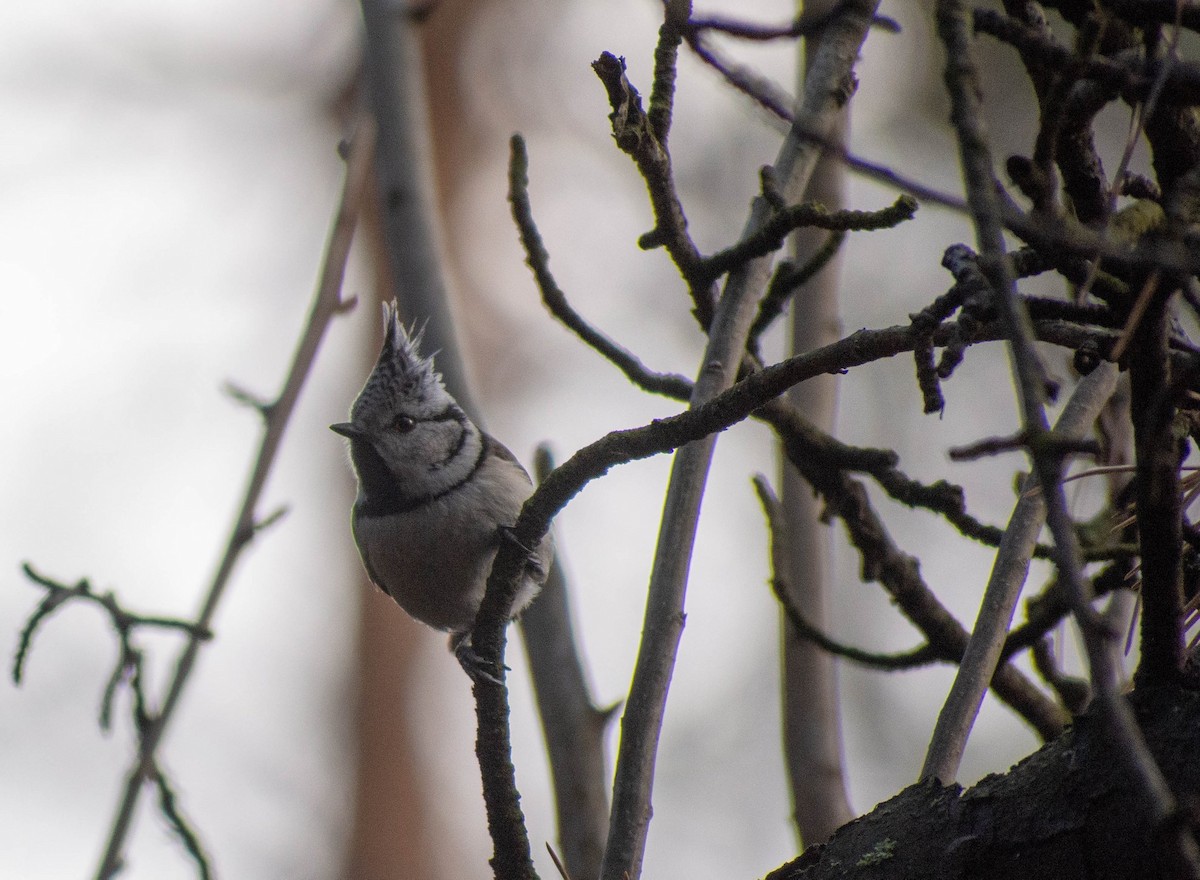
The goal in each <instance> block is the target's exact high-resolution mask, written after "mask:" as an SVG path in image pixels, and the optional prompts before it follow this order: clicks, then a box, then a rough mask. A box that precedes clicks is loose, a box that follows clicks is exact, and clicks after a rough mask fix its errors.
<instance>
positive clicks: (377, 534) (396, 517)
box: [330, 303, 553, 665]
mask: <svg viewBox="0 0 1200 880" xmlns="http://www.w3.org/2000/svg"><path fill="white" fill-rule="evenodd" d="M384 321H385V323H386V332H385V336H384V341H383V350H382V352H380V355H379V361H378V362H377V363H376V364H375V369H374V370H373V371H372V372H371V375H370V376H369V377H368V378H367V381H366V384H365V385H364V386H363V389H362V391H361V392H360V393H359V395H358V398H357V399H356V400H355V401H354V405H353V407H352V408H351V410H350V421H349V422H342V423H340V424H336V425H331V426H330V427H331V428H332V430H334V431H336V432H337V433H339V434H341V435H342V436H344V437H347V438H348V439H349V440H350V460H351V463H352V464H353V465H354V471H355V473H356V474H357V476H358V496H357V498H356V499H355V502H354V511H353V528H354V538H355V542H356V543H357V544H358V550H359V554H360V555H361V556H362V560H363V564H364V565H365V566H366V569H367V573H368V574H369V575H370V577H371V580H372V581H374V582H375V584H376V585H378V586H379V587H380V588H381V589H382V590H384V591H385V592H386V593H387V594H388V595H390V596H391V597H392V598H393V599H395V600H396V602H397V603H398V604H399V605H400V607H401V608H403V609H404V610H405V611H407V612H408V613H409V614H410V615H411V616H413V617H415V618H416V619H417V620H419V621H421V622H423V623H426V624H428V625H429V626H432V627H434V628H436V629H440V630H447V631H449V632H450V633H451V634H452V635H451V646H452V647H453V648H455V650H456V653H458V654H459V657H460V659H464V654H465V655H468V658H469V656H470V652H469V646H468V645H467V644H466V636H467V634H468V633H469V631H470V628H471V625H472V624H473V623H474V621H475V615H476V613H477V612H478V611H479V605H480V602H482V600H483V592H484V588H485V586H486V583H487V576H488V572H489V571H490V570H491V567H492V560H493V559H494V558H495V555H496V550H497V548H498V547H499V542H500V541H501V539H502V530H503V529H504V528H508V527H511V526H512V525H513V524H515V523H516V520H517V515H518V514H519V513H520V511H521V505H522V504H524V503H525V500H526V499H527V498H528V497H529V495H530V493H531V492H532V491H533V486H532V483H531V481H530V479H529V475H528V474H527V473H526V471H525V469H524V468H523V467H521V464H520V463H519V462H518V461H517V459H516V458H515V457H513V454H512V453H511V452H509V451H508V450H507V449H506V448H505V447H504V445H503V444H501V443H500V442H499V441H497V440H495V439H493V438H492V437H490V436H488V435H487V434H485V433H484V432H483V431H481V430H480V429H479V428H478V427H477V426H476V425H475V424H474V423H473V422H472V421H471V420H470V419H469V418H468V417H467V415H466V413H464V412H463V410H462V408H461V407H459V405H458V403H457V402H456V401H455V400H454V398H453V397H451V396H450V394H449V392H447V391H446V389H445V387H444V386H443V384H442V378H441V376H440V375H438V373H437V371H436V370H435V369H434V367H433V362H432V360H430V359H427V358H424V357H422V356H421V354H420V350H419V347H420V342H421V336H420V334H419V333H418V334H416V335H415V336H409V334H408V333H407V332H406V330H405V328H404V326H403V325H402V324H401V322H400V319H399V316H398V315H397V313H396V308H395V304H394V303H393V304H390V305H388V306H385V307H384ZM552 555H553V549H552V545H551V542H550V538H549V536H547V537H546V538H545V539H544V540H543V541H542V543H541V544H540V545H539V546H538V548H537V549H536V551H534V552H533V553H531V554H530V558H529V562H528V563H527V565H526V570H525V573H524V576H523V578H522V581H521V584H520V586H519V589H518V592H517V596H516V601H515V602H514V604H513V607H512V609H511V611H510V614H509V616H510V617H515V616H516V615H517V614H519V613H520V612H521V611H522V610H523V609H524V608H525V606H526V605H528V604H529V602H530V601H532V600H533V597H534V595H535V594H536V593H537V591H538V589H539V588H540V587H541V585H542V582H543V581H544V580H545V576H546V572H547V571H548V570H549V567H550V561H551V557H552ZM464 665H467V664H466V663H464Z"/></svg>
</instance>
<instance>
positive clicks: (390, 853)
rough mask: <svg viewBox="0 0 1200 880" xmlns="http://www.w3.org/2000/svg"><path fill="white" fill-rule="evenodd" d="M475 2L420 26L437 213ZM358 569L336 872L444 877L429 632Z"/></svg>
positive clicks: (380, 290) (467, 147)
mask: <svg viewBox="0 0 1200 880" xmlns="http://www.w3.org/2000/svg"><path fill="white" fill-rule="evenodd" d="M480 5H481V4H478V3H465V2H461V0H448V2H441V3H438V4H436V6H435V7H434V9H433V10H432V11H431V13H430V15H429V18H428V19H427V20H426V21H425V22H423V23H422V25H421V37H422V40H421V45H422V50H423V56H424V57H423V66H424V68H425V80H426V103H427V108H428V113H429V122H430V129H431V134H432V140H433V144H434V149H433V151H432V152H433V157H434V164H435V180H434V191H435V193H436V196H437V209H438V212H439V214H440V215H441V216H443V217H444V216H445V214H446V208H447V205H448V204H449V203H450V201H451V200H452V199H450V198H448V197H447V195H448V192H450V191H452V190H453V187H454V185H455V182H457V181H459V180H462V179H463V177H464V176H465V174H464V168H465V167H469V164H470V162H469V159H470V156H471V155H473V154H474V149H473V148H472V146H471V144H472V143H474V141H473V139H472V137H471V134H470V127H469V120H467V118H466V116H465V114H464V113H463V110H462V107H463V99H462V95H461V82H460V79H459V77H458V75H457V72H456V64H457V60H458V59H459V58H461V56H462V52H463V46H464V43H465V39H466V37H467V36H468V34H469V30H470V24H471V22H472V21H473V20H474V16H475V15H476V14H477V13H478V9H479V7H480ZM364 221H365V223H364V228H363V232H364V240H366V241H369V245H370V251H369V253H370V260H371V264H372V273H373V275H374V278H375V291H374V293H375V298H376V300H377V301H383V300H386V299H390V298H391V297H392V296H393V291H394V287H393V278H392V275H391V272H390V269H389V264H388V256H387V253H386V251H385V246H384V243H383V232H382V218H381V214H380V211H379V205H378V200H375V202H374V203H373V204H372V206H371V210H370V211H369V212H368V213H367V214H366V215H365V217H364ZM449 240H450V241H453V239H452V238H450V239H449ZM451 274H452V273H451ZM374 358H375V349H374V342H372V343H371V344H370V345H369V346H368V348H367V350H364V352H363V375H366V373H367V372H368V371H369V370H370V367H371V364H372V363H373V362H374ZM357 574H358V579H359V580H360V581H361V582H362V598H361V600H360V611H359V623H358V626H359V631H358V651H357V660H356V664H357V668H358V677H357V684H358V700H357V705H356V711H355V739H356V744H355V745H356V749H357V754H358V765H357V773H356V779H355V796H354V810H355V812H354V819H353V824H352V830H351V834H350V840H349V851H348V853H347V857H346V868H345V871H344V872H343V877H344V878H345V880H385V878H386V880H401V878H403V880H409V878H412V880H450V878H451V876H452V873H453V871H454V860H453V859H446V858H444V857H441V856H440V855H439V854H444V853H447V852H454V851H456V850H458V849H460V848H461V847H460V846H459V845H458V844H457V842H456V841H455V840H453V839H452V837H453V835H454V834H456V833H457V832H455V831H453V830H452V829H450V828H449V827H446V826H445V825H444V824H443V823H439V822H437V821H435V820H434V818H433V817H434V816H436V811H435V810H434V809H433V804H434V803H435V801H436V800H437V797H438V795H439V793H438V792H437V791H433V790H432V785H431V781H430V780H429V779H428V777H427V776H426V774H425V773H424V772H423V767H422V763H421V757H420V754H419V749H418V737H417V735H416V734H417V733H418V726H417V725H418V724H419V719H417V718H415V717H414V715H413V713H412V712H410V711H409V707H410V706H411V705H412V696H413V695H414V694H415V693H418V692H420V690H421V689H422V688H424V687H425V686H426V685H425V681H424V679H423V677H422V675H421V672H420V669H421V667H422V664H420V663H417V662H415V660H416V658H417V656H418V655H419V654H420V653H421V652H422V651H423V650H425V649H426V648H427V647H428V646H429V644H430V639H431V634H430V632H429V631H428V630H427V629H426V628H425V627H422V626H421V625H420V624H418V623H416V622H414V621H412V620H410V619H409V618H407V617H406V616H405V615H404V614H402V613H400V612H399V611H398V610H397V609H396V608H395V607H394V605H393V604H392V602H391V600H390V599H388V598H387V597H385V596H384V595H382V594H381V593H380V592H379V591H378V590H377V589H376V588H375V587H374V586H373V585H372V584H371V583H370V582H369V581H367V579H366V578H365V576H363V575H362V574H361V572H358V573H357ZM425 699H428V697H425ZM464 759H465V757H464Z"/></svg>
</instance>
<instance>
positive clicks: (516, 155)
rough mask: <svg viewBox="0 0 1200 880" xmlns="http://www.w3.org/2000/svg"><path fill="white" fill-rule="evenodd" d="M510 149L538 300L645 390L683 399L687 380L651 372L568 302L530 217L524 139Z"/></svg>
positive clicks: (517, 214)
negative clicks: (540, 295)
mask: <svg viewBox="0 0 1200 880" xmlns="http://www.w3.org/2000/svg"><path fill="white" fill-rule="evenodd" d="M509 146H510V149H511V153H510V158H509V166H508V200H509V202H510V203H511V204H512V215H513V220H514V221H515V222H516V224H517V230H518V232H519V233H520V237H521V245H522V247H524V249H525V262H526V264H527V265H528V266H529V268H530V269H532V270H533V277H534V280H535V281H536V282H537V286H538V290H539V291H541V294H542V302H543V303H544V304H545V306H546V308H547V309H549V310H550V313H551V314H552V315H554V317H556V318H558V320H560V321H561V322H562V323H563V324H564V325H566V326H567V327H568V328H570V329H571V330H572V331H574V333H575V334H576V335H577V336H578V337H579V338H580V339H582V340H583V341H584V343H586V344H587V345H588V346H589V347H590V348H593V349H595V350H596V351H597V352H599V353H600V354H601V355H602V356H603V357H605V358H607V359H608V360H609V361H610V362H612V363H613V364H615V365H616V366H617V367H618V368H619V369H620V370H621V372H622V373H624V374H625V375H626V376H628V377H629V379H630V381H632V382H634V383H636V384H637V385H638V386H640V387H641V388H644V389H646V390H647V391H652V392H654V393H656V394H666V395H669V396H672V397H683V398H685V399H686V398H687V397H688V395H690V394H691V382H690V381H688V380H687V379H686V378H684V377H683V376H679V375H675V374H672V373H655V372H652V371H651V370H649V369H648V368H647V367H646V366H645V365H644V364H643V363H642V362H641V361H640V360H638V358H637V355H635V354H633V353H632V352H631V351H629V350H628V349H626V348H623V347H622V346H620V345H618V344H617V343H616V342H613V341H612V340H611V339H609V338H608V337H607V336H605V335H604V334H603V333H601V332H600V331H599V330H597V329H595V328H594V327H592V326H591V325H590V324H589V323H588V322H587V321H586V320H585V319H584V318H583V316H582V315H580V314H579V313H578V312H577V311H575V309H574V308H572V306H571V304H570V302H568V300H567V297H566V294H564V293H563V291H562V288H560V287H559V286H558V282H557V281H555V280H554V275H553V274H552V273H551V271H550V254H549V253H547V252H546V246H545V245H544V244H543V243H542V237H541V234H540V233H539V232H538V228H537V224H536V223H535V222H534V219H533V206H532V205H531V204H530V201H529V155H528V154H527V153H526V151H525V139H524V138H522V137H521V136H520V135H519V134H514V135H513V136H512V139H511V140H510V141H509Z"/></svg>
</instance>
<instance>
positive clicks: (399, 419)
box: [392, 416, 417, 434]
mask: <svg viewBox="0 0 1200 880" xmlns="http://www.w3.org/2000/svg"><path fill="white" fill-rule="evenodd" d="M416 426H417V423H416V422H415V421H413V420H412V419H411V418H409V417H408V416H396V418H395V419H393V420H392V430H393V431H396V432H398V433H400V434H407V433H408V432H409V431H411V430H412V429H413V428H415V427H416Z"/></svg>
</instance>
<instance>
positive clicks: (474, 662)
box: [450, 631, 508, 687]
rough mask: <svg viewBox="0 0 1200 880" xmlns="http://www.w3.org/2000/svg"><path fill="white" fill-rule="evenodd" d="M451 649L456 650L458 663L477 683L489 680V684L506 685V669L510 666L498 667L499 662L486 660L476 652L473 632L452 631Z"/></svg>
mask: <svg viewBox="0 0 1200 880" xmlns="http://www.w3.org/2000/svg"><path fill="white" fill-rule="evenodd" d="M450 650H451V651H453V652H454V657H455V659H457V660H458V665H459V666H461V667H462V668H463V672H465V673H466V674H467V676H468V677H469V678H470V679H471V681H473V682H475V683H477V684H478V683H480V682H485V681H486V682H488V683H489V684H494V685H499V686H500V687H504V677H503V676H504V670H507V669H508V667H507V666H504V667H500V668H497V664H495V663H493V662H491V661H490V660H484V659H483V658H482V657H480V656H479V655H478V654H476V653H475V649H474V647H472V645H471V633H470V632H469V631H468V632H461V633H452V634H451V635H450Z"/></svg>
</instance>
